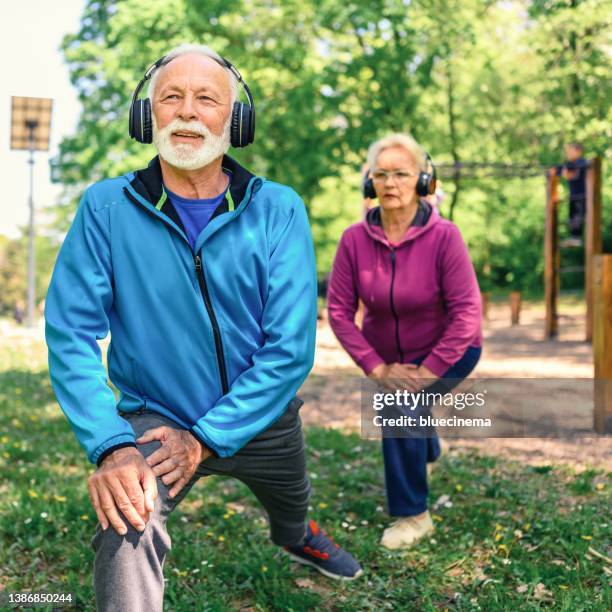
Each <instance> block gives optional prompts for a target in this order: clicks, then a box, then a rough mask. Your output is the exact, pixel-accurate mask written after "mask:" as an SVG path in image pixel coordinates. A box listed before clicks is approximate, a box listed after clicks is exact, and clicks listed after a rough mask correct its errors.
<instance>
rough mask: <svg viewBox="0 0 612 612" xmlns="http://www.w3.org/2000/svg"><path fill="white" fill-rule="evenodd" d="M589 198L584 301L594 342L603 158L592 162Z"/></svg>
mask: <svg viewBox="0 0 612 612" xmlns="http://www.w3.org/2000/svg"><path fill="white" fill-rule="evenodd" d="M586 187H587V198H586V219H585V226H586V230H585V235H584V299H585V300H586V341H587V342H592V341H593V257H594V256H595V255H600V254H601V253H602V242H601V157H596V158H594V159H593V160H591V165H590V167H589V168H588V170H587V176H586Z"/></svg>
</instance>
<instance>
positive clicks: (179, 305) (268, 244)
mask: <svg viewBox="0 0 612 612" xmlns="http://www.w3.org/2000/svg"><path fill="white" fill-rule="evenodd" d="M223 166H224V168H225V169H226V170H228V171H229V172H230V173H231V183H230V188H229V190H228V195H227V197H226V199H225V200H224V202H222V204H220V205H219V207H218V208H217V210H215V213H214V215H213V217H212V219H211V220H210V222H209V224H208V225H207V226H206V228H205V229H204V230H203V231H202V233H201V234H200V236H199V237H198V239H197V241H196V245H195V249H194V250H192V249H191V247H190V245H189V242H188V241H187V237H186V235H185V232H184V230H183V227H182V224H181V221H180V217H179V216H178V214H177V213H176V210H175V209H174V208H173V206H172V203H171V202H170V200H169V199H168V198H167V197H166V194H165V192H164V190H163V184H162V176H161V168H160V164H159V159H158V158H157V157H156V158H155V159H153V161H152V162H151V163H150V164H149V167H148V168H146V169H144V170H139V171H137V172H134V173H130V174H127V175H124V176H121V177H119V178H115V179H109V180H105V181H102V182H100V183H97V184H95V185H93V186H92V187H90V188H89V189H87V190H86V192H85V194H84V196H83V198H82V200H81V202H80V204H79V207H78V210H77V213H76V216H75V218H74V221H73V223H72V226H71V228H70V230H69V232H68V234H67V236H66V239H65V241H64V243H63V245H62V247H61V249H60V252H59V255H58V258H57V262H56V264H55V268H54V270H53V276H52V278H51V283H50V285H49V290H48V293H47V298H46V303H45V320H46V340H47V345H48V348H49V371H50V375H51V382H52V385H53V390H54V392H55V395H56V397H57V400H58V402H59V404H60V406H61V407H62V410H63V411H64V413H65V414H66V416H67V417H68V420H69V421H70V424H71V426H72V428H73V429H74V431H75V433H76V436H77V438H78V440H79V442H80V443H81V445H82V446H83V447H84V449H85V450H86V452H87V455H88V457H89V459H90V461H92V462H93V463H98V464H99V463H100V462H101V460H102V459H103V458H104V457H105V456H107V455H108V454H109V453H110V452H112V451H113V450H116V449H117V448H121V447H123V446H134V445H135V435H134V431H133V429H132V427H131V426H130V424H129V423H128V421H126V420H125V419H123V418H122V417H121V416H120V413H119V411H121V412H132V411H135V410H139V409H141V408H146V409H147V410H152V411H154V412H158V413H160V414H162V415H164V416H166V417H168V418H170V419H172V420H173V421H175V422H176V423H178V424H179V425H181V426H182V427H184V428H187V429H190V430H191V432H192V433H193V434H194V435H195V436H196V437H197V438H198V439H199V440H201V441H202V442H203V443H204V444H205V445H206V446H207V447H208V448H210V449H211V450H212V451H214V452H215V453H216V454H217V455H218V456H220V457H227V456H231V455H233V454H234V453H236V452H237V451H238V450H239V449H240V448H242V447H243V446H244V445H245V444H246V443H247V442H248V441H249V440H251V439H252V438H253V437H255V436H256V435H257V434H258V433H260V432H262V431H264V430H265V429H267V428H268V427H269V426H270V425H271V424H272V423H273V422H274V421H275V420H277V419H278V418H279V417H280V416H281V415H282V413H283V412H284V410H285V409H286V407H287V405H288V404H289V402H291V400H292V399H293V398H294V396H295V393H296V391H297V390H298V388H299V387H300V385H301V384H302V382H303V381H304V380H305V378H306V376H307V375H308V372H309V371H310V369H311V368H312V364H313V360H314V347H315V333H316V309H317V304H316V299H317V298H316V272H315V257H314V249H313V244H312V238H311V235H310V227H309V224H308V218H307V214H306V209H305V207H304V203H303V202H302V200H301V199H300V198H299V196H298V195H297V194H296V193H295V191H293V190H292V189H290V188H289V187H285V186H283V185H279V184H277V183H274V182H271V181H268V180H265V179H263V178H260V177H256V176H253V175H252V174H250V173H249V172H248V171H247V170H246V169H244V168H243V167H242V166H240V165H239V164H238V163H237V162H236V161H234V160H233V159H231V158H230V157H228V156H225V157H224V159H223ZM109 331H110V333H111V343H110V346H109V350H108V373H109V378H110V380H111V381H112V382H113V384H114V385H115V386H116V387H117V389H118V390H119V398H118V401H117V400H116V399H115V395H114V394H113V391H112V389H111V388H110V387H109V385H108V380H107V375H106V371H105V369H104V366H103V364H102V361H101V353H100V349H99V347H98V344H97V340H99V339H102V338H104V337H105V336H106V335H107V334H108V332H109Z"/></svg>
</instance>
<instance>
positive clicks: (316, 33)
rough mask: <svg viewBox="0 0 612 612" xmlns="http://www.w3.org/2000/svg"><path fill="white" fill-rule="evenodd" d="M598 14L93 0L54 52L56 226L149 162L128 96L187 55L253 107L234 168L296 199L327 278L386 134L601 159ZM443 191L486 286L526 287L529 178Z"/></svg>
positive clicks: (603, 84)
mask: <svg viewBox="0 0 612 612" xmlns="http://www.w3.org/2000/svg"><path fill="white" fill-rule="evenodd" d="M606 8H607V7H606V2H605V0H582V1H580V0H567V1H565V0H531V1H527V0H515V1H510V2H498V1H495V0H486V1H484V2H483V1H482V0H461V1H459V0H428V1H427V2H426V1H425V0H417V1H413V2H408V1H407V0H374V1H372V0H351V1H349V2H344V3H338V2H335V1H333V0H300V1H299V2H298V0H284V1H281V0H269V1H266V2H264V1H262V0H240V1H238V2H233V3H228V2H221V1H220V0H215V1H205V0H168V1H167V2H164V3H154V4H153V5H152V4H151V3H150V2H145V1H144V0H123V1H122V2H118V1H116V0H89V2H88V4H87V6H86V8H85V12H84V15H83V19H82V23H81V29H80V30H79V31H78V32H77V33H75V34H70V35H68V36H66V37H65V40H64V44H63V49H64V53H65V57H66V60H67V62H68V65H69V68H70V73H71V78H72V82H73V83H74V85H75V87H77V89H78V91H79V94H80V99H81V102H82V105H83V112H82V115H81V119H80V125H79V129H78V131H77V133H76V135H75V136H73V137H70V138H67V139H65V140H64V141H63V142H62V145H61V152H60V157H59V160H60V169H61V175H62V181H63V182H64V184H65V185H66V189H67V191H66V194H65V197H64V199H63V204H64V206H63V207H60V219H61V221H60V223H59V227H61V228H65V227H66V225H67V222H68V220H69V218H70V213H71V211H72V210H74V205H75V201H76V197H77V194H78V192H79V191H81V190H82V188H83V187H84V186H85V185H86V184H89V183H91V182H92V181H94V180H98V179H100V178H103V177H108V176H113V175H117V174H119V173H122V172H125V171H127V170H132V169H134V168H136V167H141V166H143V165H144V164H146V162H147V160H148V159H149V158H150V157H152V156H153V155H154V153H155V151H154V149H153V148H152V147H143V146H142V145H139V144H137V143H135V142H134V141H130V140H129V138H128V136H127V114H128V107H129V101H130V98H131V93H132V91H133V89H134V87H135V85H136V83H137V82H138V80H139V79H140V77H141V75H142V74H143V72H144V69H145V68H146V67H147V66H148V65H150V64H151V63H152V62H153V61H154V60H155V59H157V58H158V57H160V56H161V55H162V54H163V53H164V52H165V51H167V50H168V49H169V48H171V47H172V46H174V45H176V44H178V43H180V42H184V41H195V42H201V43H205V44H208V45H210V46H212V47H213V48H215V49H216V50H218V51H219V52H220V53H221V54H223V55H225V56H227V57H228V58H229V59H230V60H231V61H232V62H234V63H235V64H236V65H237V66H238V67H239V69H240V71H241V72H242V74H243V76H244V77H245V79H246V80H247V82H248V83H249V85H250V87H251V89H252V91H253V94H254V97H255V101H256V107H257V139H256V144H255V146H253V147H250V148H248V149H245V150H240V151H234V153H233V154H235V155H236V157H237V158H238V159H239V160H240V161H241V162H243V163H246V164H247V165H248V166H250V167H251V168H253V170H255V171H256V172H258V173H259V174H263V175H265V176H267V177H268V178H270V179H273V180H277V181H279V182H282V183H286V184H289V185H291V186H292V187H294V188H295V189H296V190H297V191H298V192H299V193H300V194H301V195H302V197H303V198H304V200H305V202H306V205H307V207H308V210H309V214H310V219H311V223H312V229H313V235H314V239H315V243H316V247H317V256H318V269H319V274H320V275H324V274H325V273H326V272H328V271H329V269H330V266H331V263H332V260H333V253H334V251H335V247H336V244H337V240H338V238H339V236H340V234H341V232H342V230H343V229H344V228H345V227H347V226H348V225H349V224H350V223H351V222H354V221H356V220H358V219H359V218H360V215H361V210H362V207H361V196H360V193H359V183H360V169H361V166H362V164H363V161H364V158H365V152H366V149H367V147H368V145H369V144H370V143H371V142H372V141H373V140H374V139H375V138H377V137H379V136H381V135H383V134H385V133H388V132H390V131H410V132H412V133H413V134H414V135H415V137H416V138H417V140H419V141H420V142H422V144H423V145H424V146H425V147H426V148H427V149H428V150H429V151H430V153H431V154H432V156H433V157H434V159H435V160H437V161H440V162H442V161H444V162H447V163H448V162H457V161H460V160H461V161H474V162H501V163H523V164H531V165H532V166H533V167H535V168H536V169H537V168H538V167H542V169H543V167H544V166H545V165H550V164H553V163H559V162H560V161H561V159H562V157H563V144H564V143H565V142H567V141H569V140H581V141H583V142H584V143H585V146H586V154H587V156H593V155H595V154H600V155H606V154H607V149H606V146H607V143H608V142H609V139H610V125H611V124H612V122H611V121H610V119H611V116H610V105H609V104H608V100H609V99H610V83H611V82H612V79H610V78H609V77H610V69H609V41H608V39H607V36H608V28H607V24H608V16H607V10H606ZM605 167H606V165H605V164H604V168H605ZM542 176H543V175H542ZM444 182H445V185H444V187H445V190H446V192H447V195H448V198H447V200H446V202H445V203H444V205H443V213H444V214H445V215H447V216H449V217H450V218H451V219H452V220H454V221H455V222H457V223H458V224H459V226H460V228H461V230H462V232H463V233H464V235H465V237H466V240H467V242H468V244H469V246H470V248H471V250H472V254H473V256H474V259H475V264H476V267H477V270H478V271H479V276H480V278H481V280H482V282H483V283H484V284H485V286H487V287H488V286H489V285H490V286H494V287H500V288H501V287H506V286H513V287H516V288H519V289H525V290H530V291H538V290H539V289H540V288H541V285H542V280H541V269H542V261H541V260H542V240H543V232H544V216H543V210H544V197H545V195H544V184H543V180H542V181H539V182H538V181H537V179H529V180H527V181H524V182H521V181H519V180H511V181H503V182H502V181H501V180H498V181H497V182H492V181H490V180H486V179H482V180H480V181H475V180H469V179H467V178H466V177H465V176H464V175H462V174H461V173H458V172H454V173H452V172H451V173H450V174H448V175H447V176H446V178H445V181H444ZM605 190H606V191H608V190H609V184H608V183H606V184H605ZM608 225H609V224H606V227H608ZM580 283H581V279H579V278H578V279H574V281H573V284H575V285H579V284H580ZM570 284H572V283H570Z"/></svg>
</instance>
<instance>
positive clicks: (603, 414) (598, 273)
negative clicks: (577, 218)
mask: <svg viewBox="0 0 612 612" xmlns="http://www.w3.org/2000/svg"><path fill="white" fill-rule="evenodd" d="M592 272H593V332H594V333H593V361H594V365H595V375H594V378H595V381H594V382H595V389H594V391H595V393H594V397H595V411H594V415H593V416H594V418H593V421H594V427H595V431H596V432H597V433H599V434H609V433H612V255H595V256H593V271H592Z"/></svg>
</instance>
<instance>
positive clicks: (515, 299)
mask: <svg viewBox="0 0 612 612" xmlns="http://www.w3.org/2000/svg"><path fill="white" fill-rule="evenodd" d="M520 318H521V292H520V291H511V292H510V322H511V323H512V325H518V324H519V321H520Z"/></svg>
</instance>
